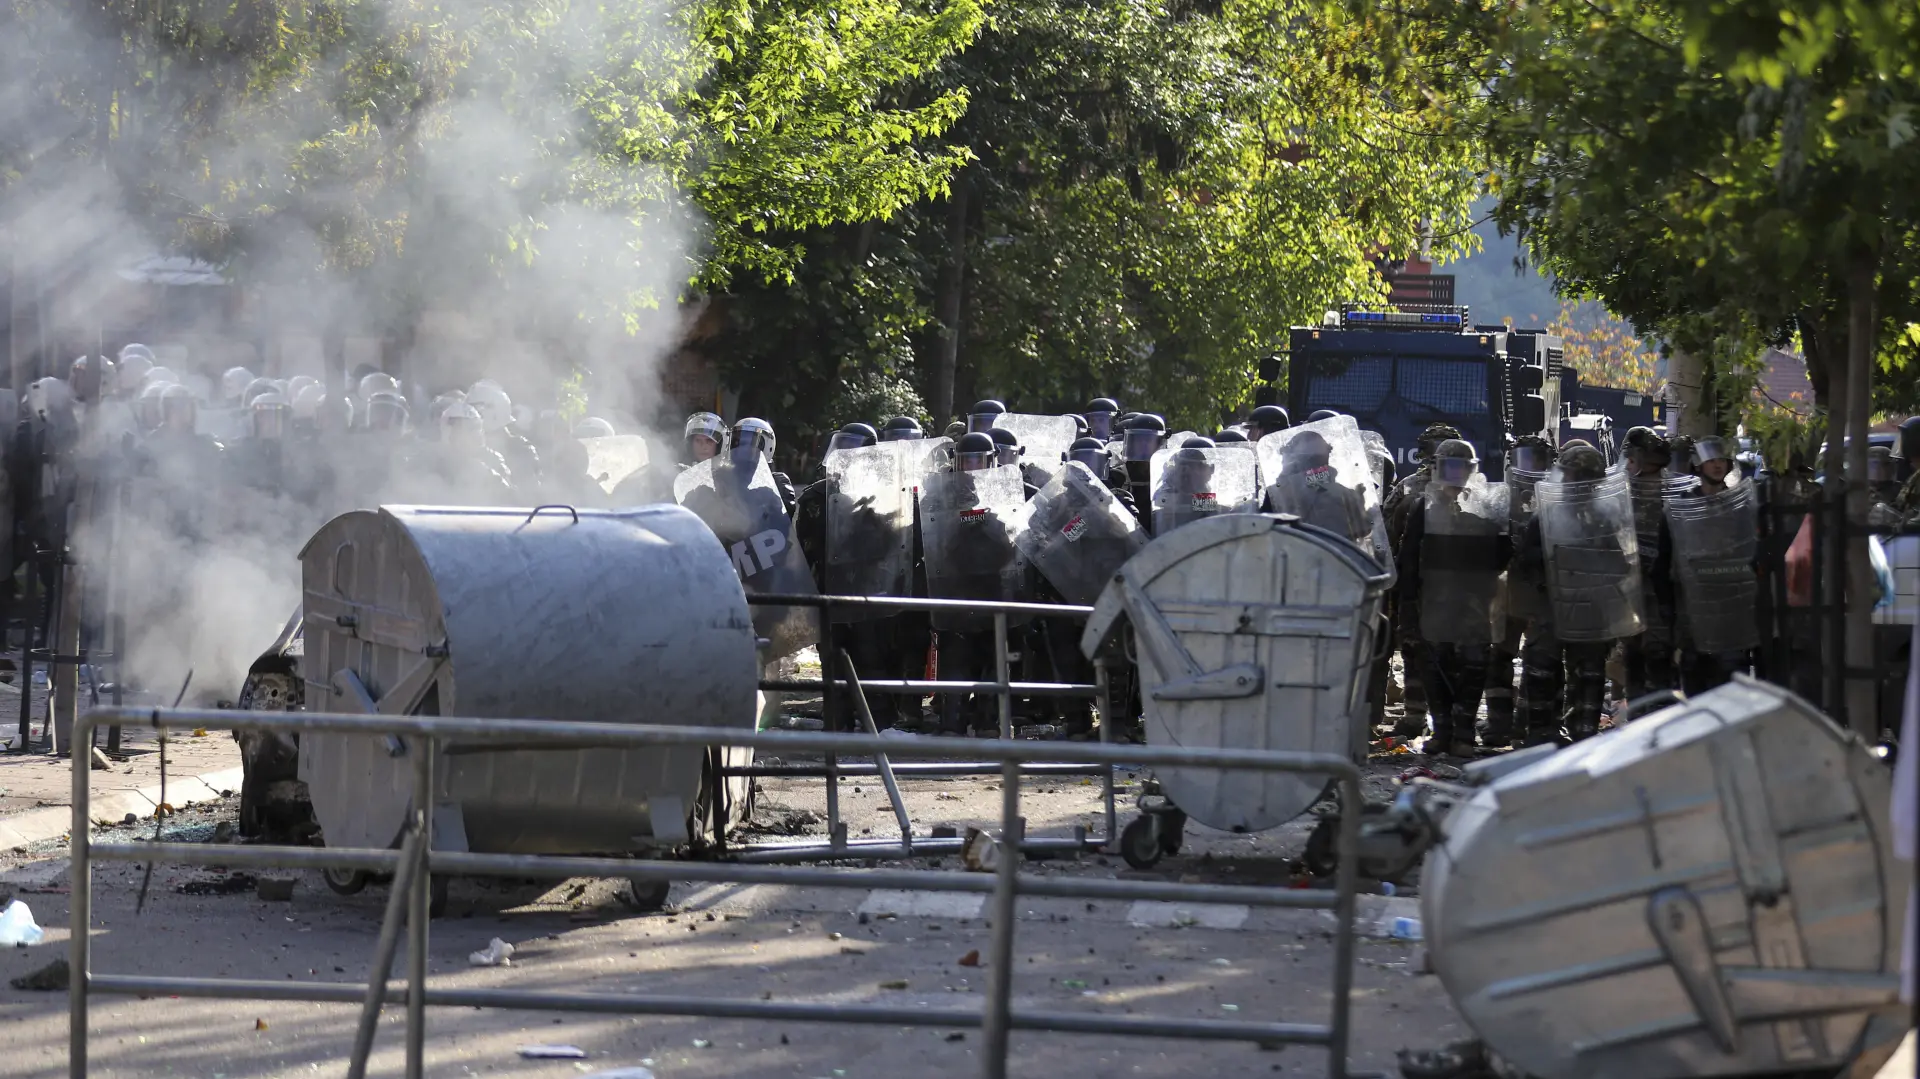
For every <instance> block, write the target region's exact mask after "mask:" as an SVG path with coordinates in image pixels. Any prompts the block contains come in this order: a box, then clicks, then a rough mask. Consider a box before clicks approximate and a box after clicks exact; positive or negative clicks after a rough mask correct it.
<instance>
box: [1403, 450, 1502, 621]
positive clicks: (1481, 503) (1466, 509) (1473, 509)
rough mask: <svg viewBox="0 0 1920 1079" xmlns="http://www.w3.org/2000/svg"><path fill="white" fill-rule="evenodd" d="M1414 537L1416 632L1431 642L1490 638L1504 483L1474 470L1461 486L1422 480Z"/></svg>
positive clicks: (1498, 559) (1498, 567)
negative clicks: (1418, 531) (1420, 515)
mask: <svg viewBox="0 0 1920 1079" xmlns="http://www.w3.org/2000/svg"><path fill="white" fill-rule="evenodd" d="M1425 498H1426V504H1425V506H1424V511H1425V513H1426V520H1425V525H1426V530H1425V532H1424V533H1423V534H1422V538H1421V540H1420V550H1419V553H1418V555H1417V557H1418V558H1419V559H1420V635H1421V636H1422V637H1424V638H1425V639H1426V640H1428V641H1429V642H1432V643H1434V644H1488V643H1490V642H1492V641H1493V640H1494V633H1493V602H1494V597H1495V596H1496V595H1497V594H1498V593H1499V591H1500V534H1501V533H1502V532H1503V531H1505V530H1506V526H1507V514H1508V507H1507V488H1506V486H1505V485H1503V484H1492V483H1488V482H1487V478H1486V477H1485V476H1482V475H1478V474H1475V475H1474V477H1473V478H1472V479H1471V480H1470V481H1469V482H1468V483H1467V485H1466V486H1464V487H1447V486H1445V485H1444V484H1439V483H1432V482H1429V483H1428V484H1427V490H1426V495H1425Z"/></svg>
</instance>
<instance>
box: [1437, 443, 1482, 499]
mask: <svg viewBox="0 0 1920 1079" xmlns="http://www.w3.org/2000/svg"><path fill="white" fill-rule="evenodd" d="M1479 471H1480V455H1479V454H1478V453H1477V452H1475V451H1474V448H1473V443H1471V442H1468V441H1467V440H1466V439H1463V438H1449V439H1447V440H1445V441H1443V442H1441V443H1440V445H1438V446H1436V447H1434V451H1433V480H1434V482H1435V483H1438V484H1440V485H1441V486H1442V487H1465V486H1466V485H1467V481H1469V480H1471V479H1472V478H1473V476H1474V474H1475V473H1476V472H1479Z"/></svg>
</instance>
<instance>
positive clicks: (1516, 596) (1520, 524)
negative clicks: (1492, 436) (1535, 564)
mask: <svg viewBox="0 0 1920 1079" xmlns="http://www.w3.org/2000/svg"><path fill="white" fill-rule="evenodd" d="M1546 478H1547V474H1546V473H1545V472H1529V471H1527V470H1526V469H1524V468H1515V467H1513V466H1512V465H1508V466H1507V475H1506V485H1507V535H1509V536H1511V537H1512V538H1513V541H1514V543H1515V544H1516V545H1518V543H1519V542H1520V537H1521V536H1523V535H1525V534H1526V531H1527V526H1528V525H1529V524H1531V523H1532V522H1533V518H1534V495H1535V489H1536V488H1537V487H1538V486H1539V484H1540V481H1541V480H1543V479H1546ZM1546 586H1547V582H1546V581H1545V580H1543V579H1541V576H1540V573H1539V571H1538V570H1529V569H1527V568H1526V567H1525V566H1524V565H1523V564H1522V563H1521V562H1520V561H1518V560H1515V561H1513V562H1511V563H1509V564H1508V565H1507V596H1506V599H1507V617H1509V618H1513V619H1517V620H1520V621H1522V622H1524V621H1526V620H1527V619H1531V618H1538V617H1540V616H1542V615H1545V614H1547V613H1548V611H1547V607H1548V606H1549V604H1548V603H1547V600H1546V592H1545V589H1546Z"/></svg>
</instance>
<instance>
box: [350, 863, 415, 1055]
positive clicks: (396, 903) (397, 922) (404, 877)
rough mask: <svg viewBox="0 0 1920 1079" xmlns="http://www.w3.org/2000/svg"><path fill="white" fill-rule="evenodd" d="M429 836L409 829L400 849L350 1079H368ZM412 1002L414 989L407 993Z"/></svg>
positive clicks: (357, 1032)
mask: <svg viewBox="0 0 1920 1079" xmlns="http://www.w3.org/2000/svg"><path fill="white" fill-rule="evenodd" d="M426 850H427V833H426V832H423V831H421V830H420V829H419V828H417V827H416V828H410V829H409V831H408V832H407V839H406V842H404V843H402V844H401V845H400V865H399V868H397V869H395V870H394V874H393V888H392V890H391V891H389V892H388V893H387V913H386V917H385V918H383V919H382V920H381V922H380V939H379V940H378V941H376V942H375V943H374V946H373V965H372V966H371V967H369V968H368V970H367V995H366V998H365V1000H364V1001H362V1003H361V1005H360V1026H359V1027H358V1029H356V1030H355V1031H354V1034H353V1056H352V1057H351V1058H349V1060H348V1062H347V1079H367V1058H368V1057H369V1056H371V1055H372V1054H373V1039H374V1035H375V1034H376V1033H377V1032H378V1031H379V1027H380V1008H381V1007H382V1006H383V1005H384V1004H386V1002H387V979H389V978H391V977H393V957H394V953H395V952H398V951H399V950H400V927H401V926H402V925H404V924H406V921H407V906H408V904H409V903H410V902H411V901H412V899H413V881H414V878H415V877H416V876H417V875H418V874H419V869H420V863H421V862H422V861H423V860H424V859H425V856H426ZM408 992H409V999H411V992H412V990H411V988H409V990H408Z"/></svg>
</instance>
